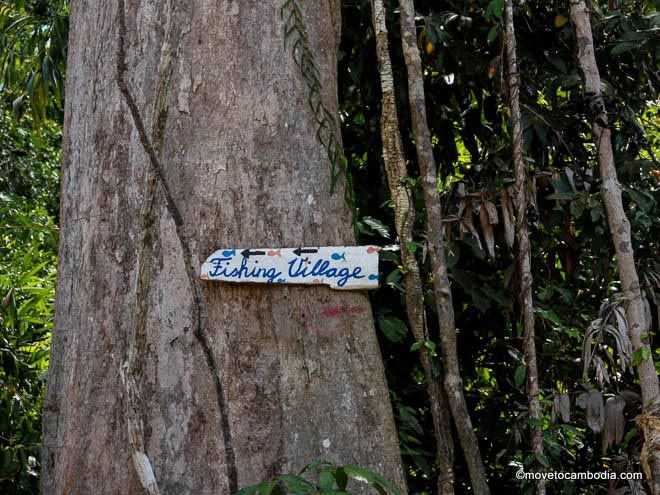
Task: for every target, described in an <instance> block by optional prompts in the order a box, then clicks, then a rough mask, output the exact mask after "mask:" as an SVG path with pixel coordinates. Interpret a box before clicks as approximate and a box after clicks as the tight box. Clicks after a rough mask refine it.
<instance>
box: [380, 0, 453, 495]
mask: <svg viewBox="0 0 660 495" xmlns="http://www.w3.org/2000/svg"><path fill="white" fill-rule="evenodd" d="M372 8H373V16H374V29H375V31H376V49H377V52H378V64H379V72H380V78H381V87H382V105H383V108H382V115H381V135H382V140H383V160H384V162H385V170H386V173H387V180H388V184H389V187H390V194H391V196H392V200H393V202H394V221H395V224H396V231H397V234H398V236H399V243H400V244H401V262H402V264H403V268H404V280H405V286H406V295H405V298H406V310H407V312H408V321H409V322H410V328H411V330H412V332H413V335H414V337H415V340H416V341H417V342H418V343H421V344H423V343H424V342H425V341H426V340H428V338H429V337H428V332H427V329H426V324H425V314H424V313H425V310H424V293H423V290H422V280H421V277H420V273H419V265H418V263H417V260H416V258H415V253H414V252H413V251H411V250H410V249H409V248H408V246H409V245H410V243H411V241H412V240H413V228H414V224H415V206H414V204H413V200H412V188H411V186H410V177H409V176H408V171H407V169H406V161H405V157H404V156H403V144H402V142H401V133H400V131H399V119H398V116H397V110H396V101H395V96H394V81H393V76H392V65H391V61H390V54H389V43H388V40H387V27H386V25H385V9H384V6H383V2H382V0H375V1H374V2H373V5H372ZM419 351H420V359H421V362H422V367H423V368H424V373H425V375H426V385H427V391H428V394H429V400H430V403H431V415H432V417H433V427H434V430H435V439H436V450H437V461H438V470H439V476H438V493H439V494H444V495H448V494H453V493H454V470H453V461H454V449H453V441H452V437H451V425H450V414H451V413H450V411H449V408H448V405H447V398H446V396H445V395H444V391H443V390H442V388H441V387H440V386H439V385H438V381H437V380H436V379H435V377H434V376H433V365H432V362H431V357H430V356H429V352H428V349H427V348H426V346H424V345H422V346H421V347H420V349H419Z"/></svg>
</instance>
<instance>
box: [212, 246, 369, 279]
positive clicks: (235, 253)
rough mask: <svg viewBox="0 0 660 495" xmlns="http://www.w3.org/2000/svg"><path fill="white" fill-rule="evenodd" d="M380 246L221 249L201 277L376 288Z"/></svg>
mask: <svg viewBox="0 0 660 495" xmlns="http://www.w3.org/2000/svg"><path fill="white" fill-rule="evenodd" d="M379 250H380V247H378V246H337V247H333V246H330V247H328V246H326V247H299V248H262V249H253V248H248V249H220V250H218V251H216V252H215V253H213V254H212V255H211V256H210V257H209V258H208V259H207V260H206V261H205V262H204V264H203V265H202V273H201V278H202V279H204V280H220V281H222V282H240V283H242V282H254V283H268V284H325V285H329V286H330V287H331V288H333V289H376V288H378V251H379Z"/></svg>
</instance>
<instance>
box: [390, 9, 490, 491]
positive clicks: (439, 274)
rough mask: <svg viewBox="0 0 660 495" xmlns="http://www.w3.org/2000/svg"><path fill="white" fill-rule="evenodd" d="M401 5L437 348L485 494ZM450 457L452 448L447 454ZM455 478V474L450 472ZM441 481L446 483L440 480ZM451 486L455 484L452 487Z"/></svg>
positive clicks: (419, 90) (416, 58) (433, 172)
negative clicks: (433, 303)
mask: <svg viewBox="0 0 660 495" xmlns="http://www.w3.org/2000/svg"><path fill="white" fill-rule="evenodd" d="M399 6H400V9H401V13H400V21H401V42H402V45H403V56H404V59H405V61H406V68H407V71H408V99H409V101H410V114H411V120H412V128H413V135H414V137H415V147H416V150H417V159H418V161H419V168H420V173H421V175H422V193H423V195H424V204H425V207H426V236H427V237H426V239H427V246H428V252H429V256H430V259H431V269H432V271H433V289H434V294H435V299H436V304H437V308H438V320H439V327H440V341H441V351H442V356H443V363H444V368H445V369H444V372H445V378H444V380H445V389H446V392H447V395H448V396H449V398H448V402H449V405H450V408H451V411H452V413H453V417H454V423H455V424H456V430H457V431H458V435H459V439H460V442H461V447H462V448H463V451H464V454H465V458H466V461H467V463H468V468H469V471H470V478H471V481H472V486H473V489H474V491H475V493H479V494H483V493H489V489H488V482H487V477H486V470H485V467H484V465H483V460H482V458H481V453H480V451H479V444H478V441H477V438H476V435H475V433H474V429H473V426H472V422H471V420H470V414H469V411H468V409H467V404H466V403H465V398H464V395H463V382H462V379H461V374H460V368H459V363H458V351H457V348H456V323H455V320H454V307H453V304H452V297H451V288H450V285H449V276H448V271H447V263H446V261H445V250H444V244H443V229H442V208H441V203H440V196H439V194H438V181H437V168H436V164H435V159H434V157H433V149H432V146H431V134H430V132H429V127H428V121H427V118H426V98H425V95H424V78H423V75H422V61H421V58H420V55H419V49H418V47H417V29H416V26H415V5H414V2H413V0H399ZM450 435H451V431H450V430H449V431H446V433H445V436H446V438H447V441H451V436H450ZM445 457H446V458H447V459H448V460H451V459H453V449H452V451H448V452H447V453H446V454H445ZM452 478H453V477H452ZM442 481H444V485H441V482H442ZM452 481H453V479H451V478H447V479H445V480H442V479H441V480H439V482H438V492H439V493H448V490H449V489H450V485H449V483H451V482H452ZM451 490H452V491H453V487H451Z"/></svg>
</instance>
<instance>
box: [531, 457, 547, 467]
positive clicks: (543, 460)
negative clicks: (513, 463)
mask: <svg viewBox="0 0 660 495" xmlns="http://www.w3.org/2000/svg"><path fill="white" fill-rule="evenodd" d="M534 458H535V459H536V460H537V461H538V462H539V464H541V465H542V466H543V467H546V468H549V467H550V462H548V459H547V457H546V456H544V455H541V454H534Z"/></svg>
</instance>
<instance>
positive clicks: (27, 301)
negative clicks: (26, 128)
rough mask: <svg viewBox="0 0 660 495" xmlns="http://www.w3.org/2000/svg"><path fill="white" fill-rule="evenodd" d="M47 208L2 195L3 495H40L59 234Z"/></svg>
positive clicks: (0, 442)
mask: <svg viewBox="0 0 660 495" xmlns="http://www.w3.org/2000/svg"><path fill="white" fill-rule="evenodd" d="M53 220H54V219H53V217H52V216H51V215H49V214H48V212H46V210H45V209H44V207H43V206H41V205H39V204H37V203H36V202H33V201H28V200H25V199H23V198H20V197H18V196H14V195H6V194H0V295H2V302H1V303H0V492H2V493H7V494H19V493H20V494H27V493H38V487H39V464H40V458H41V454H40V452H41V449H40V444H41V409H42V402H43V387H44V377H45V373H46V369H47V367H48V354H49V351H50V333H51V329H52V313H53V302H54V298H55V271H56V264H57V228H56V226H55V225H54V223H53Z"/></svg>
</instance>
